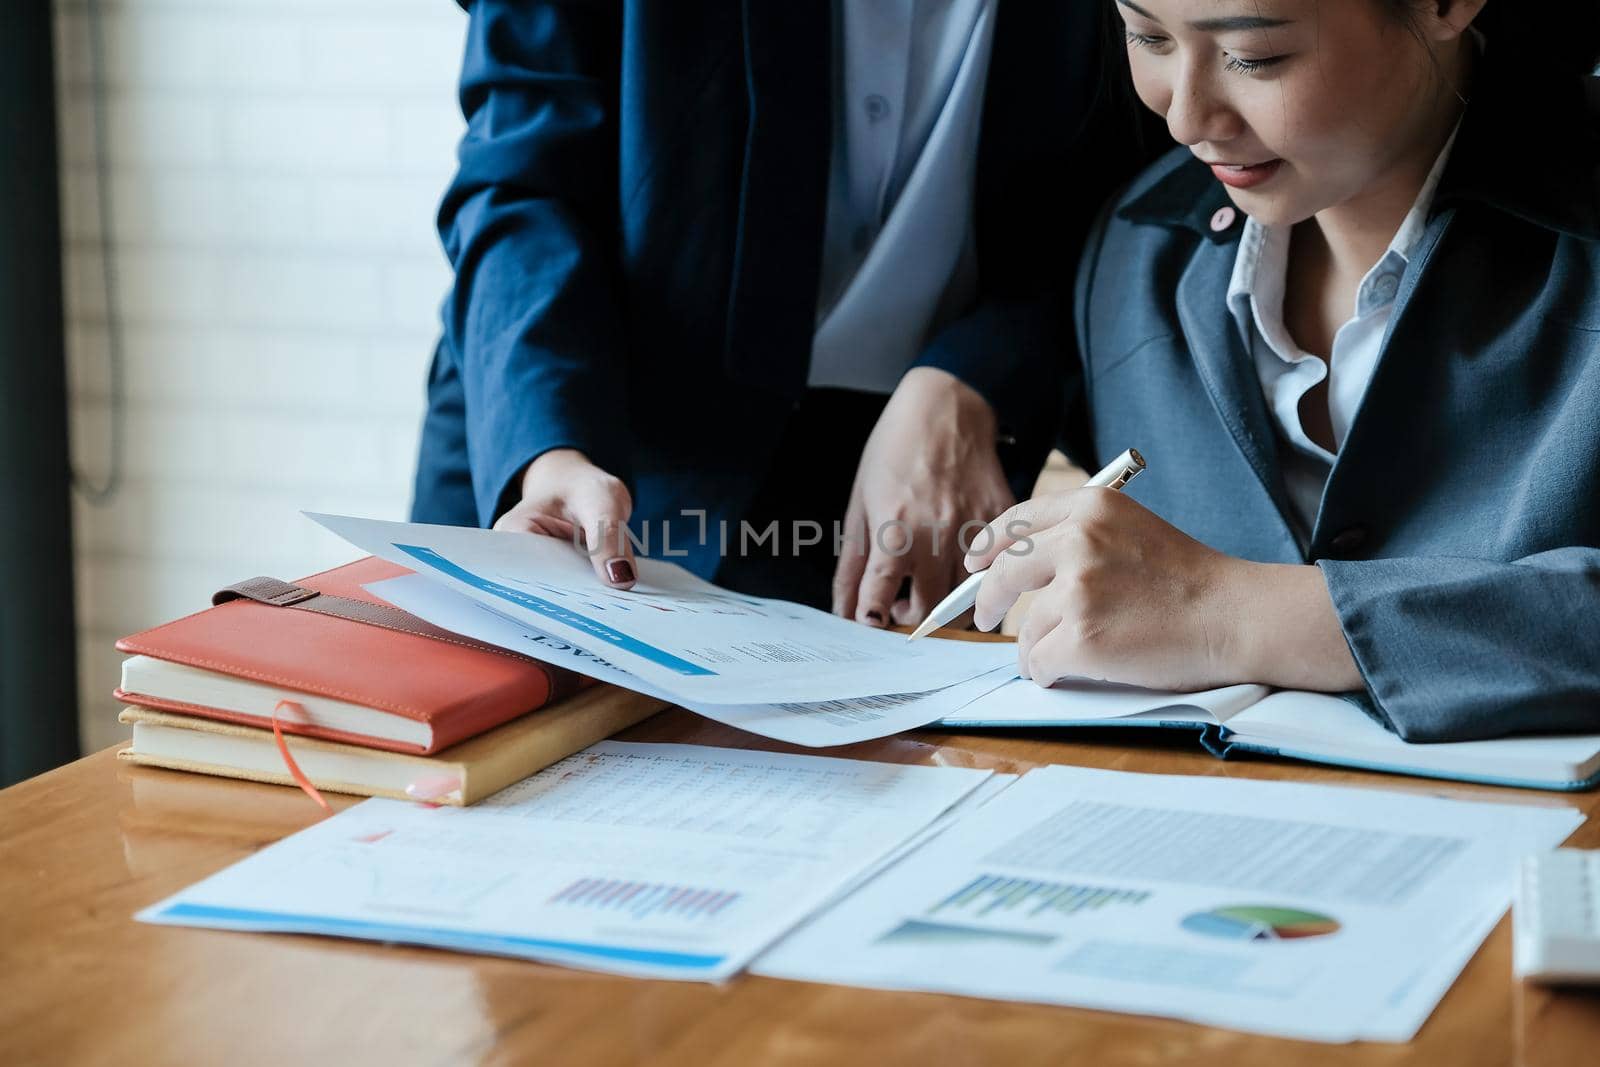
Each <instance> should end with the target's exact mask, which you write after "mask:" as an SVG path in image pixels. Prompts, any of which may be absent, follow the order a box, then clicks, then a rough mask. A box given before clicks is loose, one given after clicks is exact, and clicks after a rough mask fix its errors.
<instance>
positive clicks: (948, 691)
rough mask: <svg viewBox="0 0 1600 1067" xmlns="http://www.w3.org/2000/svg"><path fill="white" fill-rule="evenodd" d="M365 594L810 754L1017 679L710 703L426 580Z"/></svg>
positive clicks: (1003, 674)
mask: <svg viewBox="0 0 1600 1067" xmlns="http://www.w3.org/2000/svg"><path fill="white" fill-rule="evenodd" d="M366 589H367V591H368V592H370V593H372V594H373V595H374V596H378V597H382V598H383V599H384V600H387V601H388V602H389V603H391V604H393V605H394V606H395V607H397V608H400V609H401V610H403V611H409V612H410V613H411V614H413V615H416V616H418V617H420V618H424V619H427V620H428V621H429V622H431V623H433V624H434V625H435V626H442V627H444V628H445V629H447V630H451V631H453V632H455V633H458V634H464V635H466V636H467V637H471V638H473V639H475V640H478V641H483V642H485V643H487V644H491V645H499V646H500V647H501V648H511V649H516V650H518V651H520V652H524V653H526V654H527V655H530V656H534V657H536V658H537V659H540V660H543V661H544V662H545V663H553V664H555V665H556V666H558V667H566V668H568V669H570V670H574V671H577V672H578V673H579V674H586V675H588V676H589V677H590V678H596V679H598V680H600V681H602V682H610V683H611V684H612V685H619V686H621V687H622V688H624V689H633V690H636V691H638V692H641V693H645V694H648V695H649V696H653V697H658V698H660V699H662V700H666V701H668V702H669V703H676V704H678V705H679V706H680V707H685V708H688V709H689V710H690V711H693V712H697V713H699V714H701V715H704V716H705V717H707V718H708V719H715V720H716V721H717V722H720V723H725V724H727V725H728V726H734V727H737V728H739V729H741V730H748V731H749V732H751V733H754V734H760V735H761V736H763V737H772V738H776V739H777V740H779V741H787V742H789V743H790V744H794V745H806V746H808V747H810V748H822V747H827V746H831V745H851V744H855V743H856V742H858V741H870V740H872V739H874V738H878V737H886V736H888V735H889V734H897V733H900V732H901V731H902V730H915V729H916V728H917V727H919V726H926V725H927V724H928V723H930V722H932V721H934V720H935V719H938V718H941V717H944V716H947V715H950V714H953V713H955V712H957V711H959V710H960V709H962V708H964V707H966V706H967V705H968V704H970V703H971V702H972V701H973V700H974V699H976V698H978V697H981V696H983V695H984V694H985V693H987V692H989V691H990V690H992V689H995V688H997V687H999V686H1002V685H1004V684H1005V683H1006V682H1008V681H1010V680H1011V678H1012V676H1013V675H1014V674H1015V673H1016V668H1015V665H1014V664H1011V663H1007V664H1006V666H1004V667H999V668H996V669H995V670H993V671H990V672H989V673H988V674H980V675H978V676H977V677H976V678H972V679H970V680H968V681H965V682H958V683H956V684H955V685H951V686H946V687H945V688H943V689H936V690H934V691H932V692H930V693H895V694H885V695H881V696H870V697H851V698H844V699H839V700H824V701H816V702H809V703H808V702H785V703H777V704H715V703H709V702H707V701H703V700H687V699H684V698H683V697H679V696H677V695H676V694H674V693H672V692H669V691H668V690H666V689H663V688H662V687H660V686H657V685H652V684H651V683H649V682H647V681H645V680H644V679H642V678H640V677H639V676H638V675H634V674H629V673H628V672H627V671H624V670H621V669H620V668H618V667H617V666H616V665H615V664H613V663H611V662H610V661H609V660H606V659H605V658H603V657H601V656H599V655H596V654H595V653H593V652H589V651H586V650H584V649H582V648H579V647H578V646H577V645H574V644H573V643H572V642H570V641H567V640H564V639H562V638H559V637H553V636H551V635H550V634H547V633H544V632H542V631H540V630H536V629H534V628H533V627H531V626H527V625H524V624H522V623H519V622H517V621H516V620H515V619H512V618H510V617H508V616H506V615H505V614H503V613H501V612H499V611H496V610H495V609H494V608H491V607H490V606H489V605H487V604H482V603H479V602H478V601H476V600H473V599H471V598H469V597H466V596H463V595H462V594H460V593H457V592H455V591H454V590H453V589H450V588H449V587H447V586H445V585H442V584H440V583H439V582H436V581H434V580H432V579H431V578H428V577H427V576H426V575H422V574H408V575H405V576H404V577H401V578H389V579H386V580H384V581H381V582H373V583H372V584H371V585H368V586H367V587H366Z"/></svg>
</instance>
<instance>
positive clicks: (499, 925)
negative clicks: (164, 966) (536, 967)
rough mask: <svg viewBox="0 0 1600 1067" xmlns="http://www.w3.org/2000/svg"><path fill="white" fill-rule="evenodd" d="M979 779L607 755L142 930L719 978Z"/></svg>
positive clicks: (274, 852)
mask: <svg viewBox="0 0 1600 1067" xmlns="http://www.w3.org/2000/svg"><path fill="white" fill-rule="evenodd" d="M989 776H990V772H988V771H979V770H971V769H964V768H946V767H918V766H902V765H898V764H890V763H869V762H865V761H860V760H843V759H829V758H826V757H821V756H804V755H788V754H783V753H774V752H752V751H746V750H742V749H719V748H703V747H699V746H694V745H652V744H629V743H624V742H615V741H604V742H601V743H600V744H598V745H595V746H593V747H592V748H589V749H587V750H585V751H584V752H580V753H578V754H577V755H574V756H570V757H568V758H567V759H565V760H562V761H561V762H560V763H557V764H555V765H554V766H552V767H549V768H547V769H546V770H544V771H541V772H540V773H539V774H536V775H534V776H533V777H532V778H528V779H526V780H524V781H522V782H520V783H518V784H517V785H514V786H511V787H510V788H508V789H505V790H502V791H501V792H500V793H497V794H495V795H494V796H493V797H491V798H489V799H488V800H485V801H483V802H482V803H481V804H478V805H475V806H473V807H470V808H454V807H440V808H430V807H428V806H425V805H419V804H408V803H403V802H400V801H392V800H368V801H365V802H363V803H361V804H358V805H356V806H354V807H352V808H349V809H347V810H345V811H343V812H341V813H339V814H338V815H335V816H333V817H332V818H329V819H325V820H323V821H322V822H319V823H317V824H316V825H314V826H311V827H310V828H308V829H306V830H302V831H301V832H300V833H297V834H295V835H293V836H292V837H288V838H285V839H284V840H283V841H280V842H278V843H277V844H275V845H271V846H269V847H268V848H265V849H263V850H261V851H260V852H258V853H256V854H255V855H254V856H251V857H250V858H248V859H245V860H243V861H241V862H239V863H237V864H235V865H234V866H232V867H229V868H228V869H226V870H224V871H222V872H220V873H219V874H216V875H214V876H212V877H211V878H208V879H206V880H205V881H203V882H200V883H198V884H196V885H193V886H191V887H189V888H188V889H185V890H184V891H183V892H181V893H178V894H177V895H176V896H173V897H171V898H169V899H168V900H165V901H163V902H161V903H159V904H156V905H154V906H153V907H151V908H148V909H146V910H145V911H144V912H141V913H140V915H139V916H138V917H139V918H140V919H141V920H144V921H146V922H153V923H166V924H171V925H179V926H202V927H211V928H221V929H232V930H253V931H279V932H297V933H309V934H326V935H330V936H335V937H351V938H361V939H368V940H377V941H398V942H405V943H410V944H420V945H434V946H438V947H443V948H454V949H461V950H465V951H469V952H484V953H491V954H497V955H508V956H522V957H527V958H530V959H538V960H545V961H548V962H553V963H562V964H567V965H570V966H576V967H585V968H589V969H594V970H605V971H615V972H620V973H624V974H633V975H639V976H643V977H653V978H677V979H696V980H718V979H722V978H726V977H728V976H730V975H732V974H734V973H736V972H737V971H739V970H740V969H741V968H742V967H743V966H744V965H745V964H746V963H748V961H749V960H750V959H751V958H752V957H753V956H754V955H755V954H756V953H757V952H759V951H760V950H761V949H763V948H765V947H766V946H767V945H769V944H771V943H772V942H773V941H774V940H776V939H777V938H778V937H779V936H781V935H782V934H783V933H784V932H786V931H787V930H789V929H790V928H792V927H793V926H794V925H795V924H796V923H798V922H800V921H802V920H803V919H804V918H806V917H807V916H808V915H809V914H810V913H811V912H812V911H814V910H815V909H817V908H819V907H821V906H822V905H823V904H825V903H826V902H827V901H829V900H830V899H832V898H833V897H835V896H836V895H837V894H838V892H839V891H840V890H841V889H842V888H843V887H845V886H846V885H848V884H849V883H850V882H851V881H853V880H855V879H857V878H859V876H860V875H861V874H862V873H863V872H865V871H867V870H869V869H870V868H871V867H872V865H873V864H875V863H877V862H878V861H880V860H881V859H882V858H883V857H885V856H887V855H889V854H890V853H891V852H892V851H893V850H894V849H895V848H897V847H898V846H900V845H901V844H902V843H903V842H905V841H907V840H908V839H910V838H912V837H914V836H915V835H916V834H918V833H919V832H921V831H922V830H923V829H924V828H926V827H927V826H928V825H929V824H930V823H932V822H933V821H934V820H935V819H937V818H938V817H939V816H940V815H942V814H943V813H944V812H945V811H947V810H948V809H949V808H951V807H952V806H953V805H955V804H956V803H957V802H959V801H960V800H961V799H962V798H964V797H965V796H966V795H967V794H969V793H970V792H972V791H973V790H974V789H976V788H978V787H979V786H980V785H981V784H982V783H983V782H984V781H985V780H986V779H988V778H989Z"/></svg>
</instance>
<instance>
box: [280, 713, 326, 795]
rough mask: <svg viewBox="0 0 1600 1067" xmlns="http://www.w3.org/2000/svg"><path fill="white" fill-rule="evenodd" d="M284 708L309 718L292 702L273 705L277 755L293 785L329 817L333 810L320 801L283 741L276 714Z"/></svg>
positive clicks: (313, 787) (315, 789) (287, 744)
mask: <svg viewBox="0 0 1600 1067" xmlns="http://www.w3.org/2000/svg"><path fill="white" fill-rule="evenodd" d="M284 708H289V709H291V710H292V711H294V712H296V713H298V714H299V715H301V716H302V717H307V718H309V716H307V715H306V709H305V708H303V707H301V706H300V705H299V704H298V703H296V702H295V701H293V700H280V701H278V703H277V704H275V705H273V708H272V736H273V737H275V738H277V740H278V755H280V756H282V757H283V765H284V766H285V767H287V768H288V770H289V777H290V778H293V779H294V784H295V785H297V786H299V787H300V788H301V789H303V790H305V794H306V796H308V797H310V798H311V799H312V800H315V801H316V802H317V804H318V805H320V806H321V808H322V810H323V811H325V812H327V813H328V814H330V815H331V814H333V809H332V808H330V807H328V802H327V801H326V800H324V799H322V794H321V793H319V792H318V791H317V787H316V786H314V785H312V784H311V779H309V778H307V777H306V772H305V771H302V770H301V769H300V764H298V763H296V762H295V761H294V755H293V754H292V753H290V751H289V743H288V742H287V741H285V740H284V739H283V723H281V722H279V721H278V713H279V712H280V711H282V710H283V709H284Z"/></svg>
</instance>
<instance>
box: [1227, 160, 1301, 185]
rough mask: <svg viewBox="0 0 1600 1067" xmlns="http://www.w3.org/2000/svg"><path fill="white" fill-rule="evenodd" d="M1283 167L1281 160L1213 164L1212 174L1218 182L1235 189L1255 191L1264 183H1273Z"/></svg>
mask: <svg viewBox="0 0 1600 1067" xmlns="http://www.w3.org/2000/svg"><path fill="white" fill-rule="evenodd" d="M1282 166H1283V160H1281V159H1269V160H1268V161H1267V162H1265V163H1250V164H1245V165H1236V164H1232V163H1213V164H1211V173H1212V174H1215V175H1216V176H1217V181H1219V182H1221V183H1222V184H1223V185H1227V186H1231V187H1232V188H1234V189H1253V188H1255V187H1256V186H1258V185H1260V184H1261V183H1263V182H1267V181H1271V180H1272V178H1273V176H1274V175H1276V174H1277V173H1278V169H1279V168H1280V167H1282Z"/></svg>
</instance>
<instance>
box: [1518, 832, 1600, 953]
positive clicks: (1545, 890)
mask: <svg viewBox="0 0 1600 1067" xmlns="http://www.w3.org/2000/svg"><path fill="white" fill-rule="evenodd" d="M1512 923H1513V925H1514V927H1515V935H1514V939H1513V942H1512V959H1513V966H1514V967H1515V968H1516V972H1517V976H1518V977H1520V978H1527V979H1529V980H1531V981H1535V982H1552V983H1554V982H1584V983H1594V984H1600V851H1592V850H1585V849H1576V848H1558V849H1556V850H1555V851H1554V852H1545V853H1541V854H1539V855H1536V856H1528V857H1527V858H1525V859H1524V860H1523V861H1522V868H1521V870H1520V871H1518V873H1517V887H1516V907H1515V911H1514V912H1513V917H1512Z"/></svg>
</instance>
